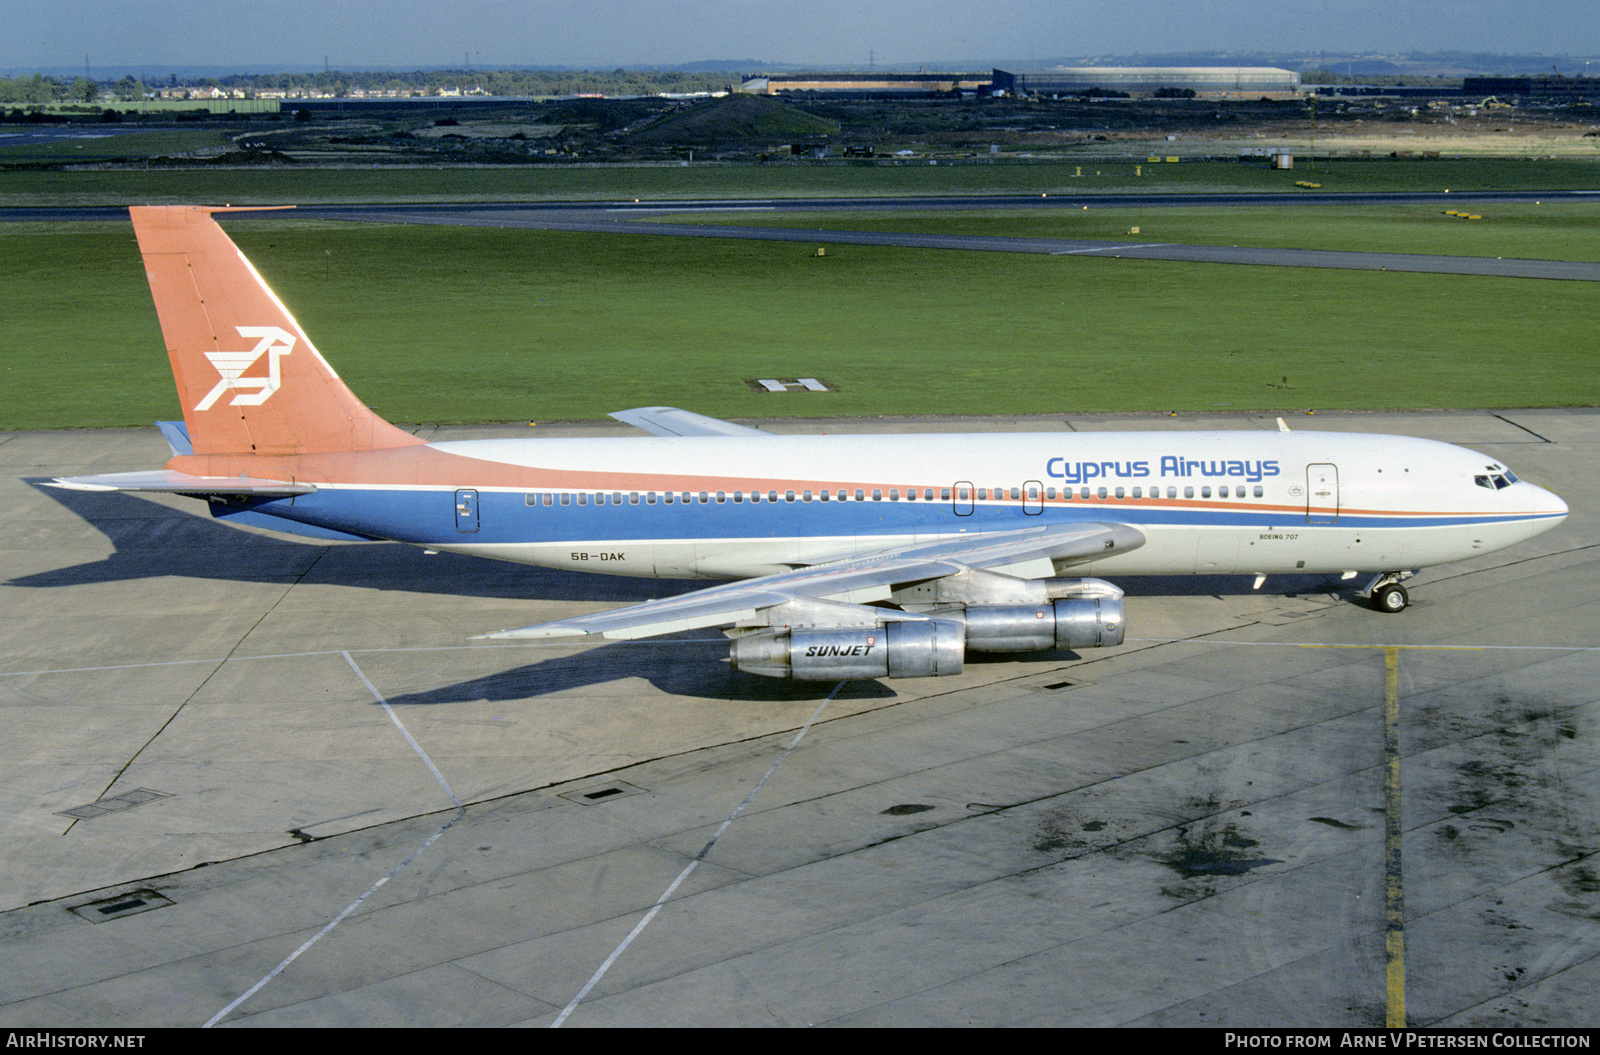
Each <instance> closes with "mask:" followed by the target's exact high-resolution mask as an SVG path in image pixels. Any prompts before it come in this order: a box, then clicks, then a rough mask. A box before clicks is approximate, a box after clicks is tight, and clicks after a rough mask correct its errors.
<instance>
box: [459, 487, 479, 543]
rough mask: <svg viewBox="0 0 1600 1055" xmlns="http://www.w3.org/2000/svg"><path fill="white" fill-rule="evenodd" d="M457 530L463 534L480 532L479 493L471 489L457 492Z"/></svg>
mask: <svg viewBox="0 0 1600 1055" xmlns="http://www.w3.org/2000/svg"><path fill="white" fill-rule="evenodd" d="M456 530H457V531H460V532H462V533H463V534H472V533H473V532H475V531H477V530H478V492H477V491H476V490H474V489H472V488H470V487H469V488H466V489H464V490H461V491H457V492H456Z"/></svg>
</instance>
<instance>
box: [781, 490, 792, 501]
mask: <svg viewBox="0 0 1600 1055" xmlns="http://www.w3.org/2000/svg"><path fill="white" fill-rule="evenodd" d="M783 500H784V501H785V502H793V501H794V492H793V491H785V492H783Z"/></svg>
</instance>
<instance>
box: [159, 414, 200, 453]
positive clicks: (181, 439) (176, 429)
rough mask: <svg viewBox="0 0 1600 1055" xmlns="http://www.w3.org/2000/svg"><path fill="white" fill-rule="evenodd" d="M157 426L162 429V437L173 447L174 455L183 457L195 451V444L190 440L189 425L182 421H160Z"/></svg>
mask: <svg viewBox="0 0 1600 1055" xmlns="http://www.w3.org/2000/svg"><path fill="white" fill-rule="evenodd" d="M156 428H158V429H160V430H161V438H162V439H164V440H166V441H167V446H168V447H170V448H172V453H173V456H174V457H179V458H183V457H188V456H189V455H191V454H193V453H194V444H193V443H192V442H190V440H189V426H188V425H185V424H184V423H183V422H181V421H158V422H156Z"/></svg>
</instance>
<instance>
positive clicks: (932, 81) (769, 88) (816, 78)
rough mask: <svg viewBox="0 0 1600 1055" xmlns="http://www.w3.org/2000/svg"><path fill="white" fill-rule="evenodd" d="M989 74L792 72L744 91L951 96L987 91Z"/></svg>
mask: <svg viewBox="0 0 1600 1055" xmlns="http://www.w3.org/2000/svg"><path fill="white" fill-rule="evenodd" d="M993 80H994V77H993V75H992V74H989V73H950V72H943V71H941V72H934V73H859V72H858V73H789V74H782V75H778V74H774V75H771V76H756V77H746V78H745V79H744V82H743V83H742V84H740V85H739V90H740V91H741V92H748V93H751V94H755V95H780V94H789V93H793V92H827V93H828V94H830V95H849V96H873V97H877V96H885V95H906V96H912V95H950V94H951V93H954V92H980V91H987V90H988V88H989V85H990V84H991V83H992V82H993Z"/></svg>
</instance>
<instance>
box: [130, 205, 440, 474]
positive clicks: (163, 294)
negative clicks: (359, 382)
mask: <svg viewBox="0 0 1600 1055" xmlns="http://www.w3.org/2000/svg"><path fill="white" fill-rule="evenodd" d="M230 211H239V210H235V209H227V208H221V207H209V206H186V205H185V206H137V207H134V208H131V209H129V210H128V212H129V213H130V214H131V216H132V218H133V229H134V233H135V234H137V235H138V238H139V252H140V253H141V254H142V255H143V257H144V268H145V274H146V275H147V276H148V277H149V279H150V293H151V295H152V296H153V297H154V298H155V302H156V313H157V314H158V315H159V316H160V317H161V333H162V335H163V336H164V337H165V339H166V344H167V355H168V357H169V358H170V359H171V361H172V376H173V378H174V379H175V380H176V381H177V384H178V398H179V399H180V400H182V402H183V419H184V421H185V423H186V424H187V425H188V427H189V438H190V440H191V441H192V442H193V444H194V450H195V453H196V454H275V455H284V454H321V453H328V452H332V451H364V450H375V449H378V448H383V447H403V446H409V445H412V444H417V443H421V442H423V441H422V440H419V439H418V438H417V437H415V436H412V435H411V434H410V433H407V432H404V431H402V430H400V429H397V428H395V427H394V426H393V425H390V424H389V423H388V422H387V421H384V420H383V419H382V418H380V417H378V415H376V414H374V413H373V412H372V411H371V410H369V409H368V408H367V407H366V406H365V405H364V404H363V403H362V402H361V401H360V400H359V399H357V398H356V397H355V395H354V393H352V392H351V391H350V389H348V388H347V387H345V384H344V382H343V381H341V380H339V375H338V374H337V373H335V372H334V370H333V368H332V367H331V366H329V365H328V363H327V361H326V360H324V359H323V358H322V356H321V355H320V354H318V352H317V350H316V348H315V347H314V346H313V345H312V343H311V341H310V339H309V338H307V337H306V335H305V331H304V330H302V329H301V328H300V324H299V323H297V322H296V321H295V320H294V316H293V315H291V314H289V309H288V308H286V307H284V305H283V302H282V301H280V300H279V299H278V298H277V296H276V295H275V294H274V293H273V292H272V290H271V289H270V288H268V286H267V284H266V282H264V281H263V280H262V278H261V276H260V275H259V274H257V273H256V269H255V268H254V267H252V266H251V265H250V261H248V260H246V259H245V256H244V254H243V253H241V252H240V251H239V248H238V247H237V246H235V245H234V244H233V242H232V240H231V239H229V238H228V236H227V234H226V233H224V232H223V230H222V228H221V227H218V226H217V223H216V221H215V220H213V219H212V218H211V215H212V213H216V212H230Z"/></svg>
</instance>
